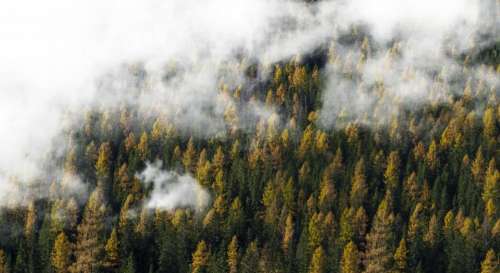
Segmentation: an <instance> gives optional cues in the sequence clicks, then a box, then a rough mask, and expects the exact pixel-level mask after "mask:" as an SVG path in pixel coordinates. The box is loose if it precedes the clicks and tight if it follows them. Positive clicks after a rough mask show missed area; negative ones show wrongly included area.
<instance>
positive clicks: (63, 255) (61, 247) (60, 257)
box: [51, 232, 71, 273]
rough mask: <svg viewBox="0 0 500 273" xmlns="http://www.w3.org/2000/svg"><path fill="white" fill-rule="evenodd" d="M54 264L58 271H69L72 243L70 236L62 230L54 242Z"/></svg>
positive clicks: (61, 272)
mask: <svg viewBox="0 0 500 273" xmlns="http://www.w3.org/2000/svg"><path fill="white" fill-rule="evenodd" d="M51 262H52V266H53V267H54V271H55V272H56V273H68V272H69V266H70V265H71V244H70V242H69V241H68V238H67V237H66V235H65V234H64V232H61V233H60V234H59V235H58V236H57V238H56V241H55V243H54V248H53V249H52V255H51Z"/></svg>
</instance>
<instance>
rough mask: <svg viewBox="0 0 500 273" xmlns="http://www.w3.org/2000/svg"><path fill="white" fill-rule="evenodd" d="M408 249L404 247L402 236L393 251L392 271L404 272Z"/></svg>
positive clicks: (404, 242)
mask: <svg viewBox="0 0 500 273" xmlns="http://www.w3.org/2000/svg"><path fill="white" fill-rule="evenodd" d="M407 255H408V250H407V248H406V240H405V239H404V238H403V239H401V241H400V242H399V246H398V248H397V249H396V253H394V270H393V272H394V273H404V272H406V270H407V267H408V261H407V259H408V257H407Z"/></svg>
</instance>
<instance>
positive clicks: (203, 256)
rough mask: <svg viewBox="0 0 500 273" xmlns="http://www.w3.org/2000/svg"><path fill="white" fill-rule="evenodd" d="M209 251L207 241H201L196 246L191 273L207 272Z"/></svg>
mask: <svg viewBox="0 0 500 273" xmlns="http://www.w3.org/2000/svg"><path fill="white" fill-rule="evenodd" d="M209 256H210V254H209V250H208V247H207V244H206V243H205V241H200V242H199V243H198V245H197V246H196V250H195V252H194V253H193V260H192V263H191V273H203V272H206V270H207V265H208V259H209Z"/></svg>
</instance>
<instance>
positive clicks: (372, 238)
mask: <svg viewBox="0 0 500 273" xmlns="http://www.w3.org/2000/svg"><path fill="white" fill-rule="evenodd" d="M389 196H390V195H386V198H384V200H383V201H382V202H381V203H380V205H379V207H378V209H377V213H376V215H375V218H374V220H373V225H372V229H371V230H370V233H368V235H367V236H366V242H367V249H366V254H365V255H366V258H365V267H366V269H365V271H364V272H365V273H384V272H388V271H389V270H390V265H391V261H392V244H393V233H392V225H393V222H394V216H393V214H392V212H391V209H390V205H389V198H388V197H389Z"/></svg>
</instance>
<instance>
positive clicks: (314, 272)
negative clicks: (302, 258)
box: [309, 246, 326, 273]
mask: <svg viewBox="0 0 500 273" xmlns="http://www.w3.org/2000/svg"><path fill="white" fill-rule="evenodd" d="M325 258H326V257H325V251H324V250H323V248H322V247H321V246H319V247H317V248H316V249H315V250H314V253H313V255H312V258H311V264H310V265H309V273H324V272H325V269H326V264H325Z"/></svg>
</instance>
